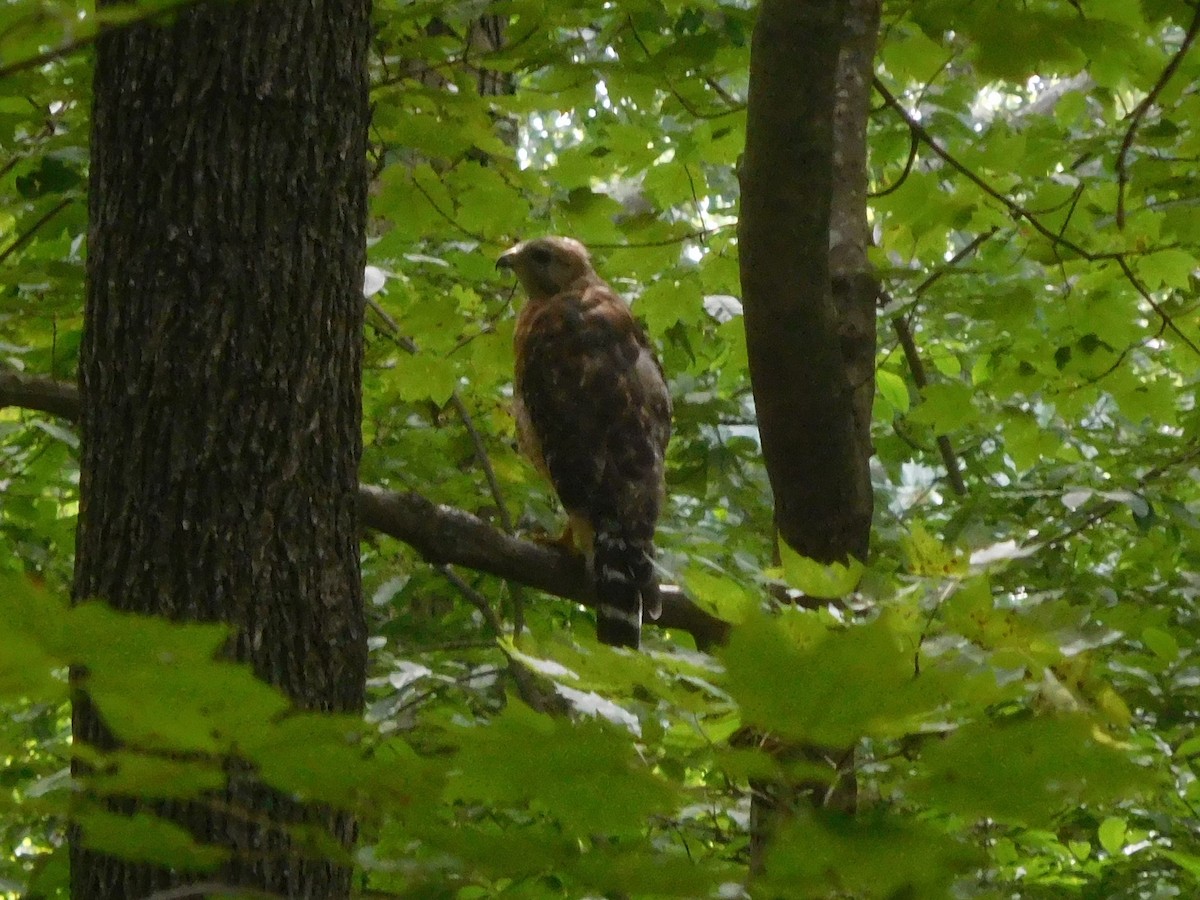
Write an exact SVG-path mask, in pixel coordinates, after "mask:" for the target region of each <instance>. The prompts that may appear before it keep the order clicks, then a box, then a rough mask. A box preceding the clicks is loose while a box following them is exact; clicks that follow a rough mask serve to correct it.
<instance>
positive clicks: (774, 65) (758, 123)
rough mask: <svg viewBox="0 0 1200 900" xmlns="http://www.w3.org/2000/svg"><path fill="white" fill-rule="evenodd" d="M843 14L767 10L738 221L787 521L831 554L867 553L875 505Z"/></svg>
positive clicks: (761, 410) (826, 556)
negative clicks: (858, 310)
mask: <svg viewBox="0 0 1200 900" xmlns="http://www.w3.org/2000/svg"><path fill="white" fill-rule="evenodd" d="M842 15H843V3H842V2H838V0H808V2H801V0H764V2H763V3H762V6H761V7H760V10H759V14H758V21H757V23H756V25H755V28H754V38H753V43H752V46H751V64H750V93H749V109H748V113H747V114H748V119H747V123H746V152H745V155H744V157H743V160H742V171H741V187H742V200H741V218H740V221H739V224H738V247H739V251H738V252H739V254H740V257H741V282H742V299H743V303H744V307H745V313H744V318H745V325H746V342H747V348H748V351H749V360H750V378H751V383H752V386H753V390H754V402H755V405H756V407H757V412H758V425H759V432H760V434H761V438H762V445H763V456H764V457H765V460H766V464H767V474H768V476H769V477H770V481H771V489H772V491H773V493H774V497H775V524H776V526H777V528H778V530H779V534H780V536H781V537H782V539H783V540H785V541H786V542H787V543H788V544H789V545H790V546H791V547H792V548H793V549H795V550H796V551H798V552H799V553H801V554H803V555H805V556H809V557H812V558H814V559H817V560H820V561H822V562H831V561H835V560H836V561H845V560H846V558H847V557H848V556H856V557H858V558H860V559H865V557H866V553H867V544H868V539H869V534H870V522H871V511H872V498H871V490H870V478H869V468H868V459H869V450H867V451H865V452H864V449H863V448H862V447H860V443H861V442H860V439H859V437H858V431H857V429H856V423H855V418H854V414H853V409H854V403H853V394H854V387H853V385H852V384H851V382H850V380H849V378H848V376H847V368H846V359H845V355H844V353H843V350H842V345H841V337H840V323H839V319H838V311H837V308H836V306H835V305H834V300H833V291H832V286H831V273H830V264H829V249H830V232H829V225H830V201H831V197H832V194H833V134H834V91H835V88H836V78H835V76H836V72H837V68H838V49H839V47H840V44H841V34H842Z"/></svg>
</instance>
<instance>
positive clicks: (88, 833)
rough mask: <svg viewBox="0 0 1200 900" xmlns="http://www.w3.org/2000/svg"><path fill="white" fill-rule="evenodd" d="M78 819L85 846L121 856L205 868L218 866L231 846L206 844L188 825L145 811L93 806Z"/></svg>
mask: <svg viewBox="0 0 1200 900" xmlns="http://www.w3.org/2000/svg"><path fill="white" fill-rule="evenodd" d="M76 820H77V821H78V823H79V824H80V825H81V826H82V829H83V831H82V834H83V845H84V846H85V847H87V848H88V849H90V850H95V851H97V852H99V853H106V854H108V855H110V856H115V857H117V858H118V859H127V860H130V861H131V862H145V863H153V864H156V865H162V866H170V867H171V868H172V869H178V870H180V871H189V872H203V871H209V870H212V869H215V868H216V867H217V866H219V865H220V864H221V863H222V862H224V861H225V860H226V859H227V858H228V856H229V851H228V850H225V849H223V848H220V847H206V846H202V845H201V844H198V843H197V842H196V840H195V839H194V838H193V837H192V836H191V835H190V834H189V833H188V832H187V830H186V829H184V828H182V827H180V826H179V825H176V824H175V823H174V822H168V821H167V820H166V819H160V818H159V817H158V816H153V815H150V814H149V813H145V812H139V813H135V814H134V815H132V816H122V815H117V814H116V813H111V812H106V811H103V810H98V809H89V810H86V811H84V812H81V813H79V814H78V815H77V817H76Z"/></svg>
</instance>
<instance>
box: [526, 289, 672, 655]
mask: <svg viewBox="0 0 1200 900" xmlns="http://www.w3.org/2000/svg"><path fill="white" fill-rule="evenodd" d="M516 351H517V373H516V399H517V401H518V405H519V408H518V420H519V424H520V425H521V428H522V443H523V445H524V447H525V448H526V450H527V452H528V453H529V454H530V456H532V457H533V459H534V462H535V463H536V464H537V465H538V468H540V469H541V470H542V471H543V472H544V473H545V474H546V475H548V477H549V478H550V481H551V483H552V484H553V486H554V489H555V491H556V492H557V494H558V497H559V499H560V500H561V501H562V504H563V507H564V508H565V509H566V510H567V512H568V514H569V515H571V516H572V517H577V518H582V519H583V520H585V521H586V522H587V523H588V525H590V527H591V530H592V531H593V534H594V537H593V559H592V565H593V572H594V576H595V579H596V593H597V600H598V624H597V630H598V634H599V636H600V638H601V640H605V641H606V642H608V643H617V644H623V645H629V646H637V642H638V634H639V632H640V623H641V598H642V596H643V595H645V596H646V599H647V600H648V601H650V602H651V603H654V602H655V601H656V598H657V593H656V590H655V582H654V574H653V566H652V564H651V559H652V558H653V554H654V545H653V540H654V527H655V523H656V522H657V520H658V514H659V508H660V506H661V502H662V491H663V457H664V454H665V451H666V446H667V440H668V438H669V437H670V428H671V401H670V395H669V393H668V391H667V385H666V381H665V379H664V378H663V374H662V369H661V367H660V366H659V364H658V361H657V359H656V358H655V356H654V352H653V349H652V348H651V346H650V344H649V342H648V341H647V340H646V337H645V334H644V333H643V332H642V330H641V328H640V326H639V325H638V324H637V322H636V321H635V320H634V318H633V316H632V314H631V313H630V311H629V307H628V306H626V304H625V302H624V301H623V300H622V299H621V298H620V297H619V296H618V295H617V294H616V293H615V292H614V291H613V290H612V289H611V288H610V287H608V285H606V284H604V283H603V282H601V281H599V280H598V279H597V280H595V281H590V280H589V281H588V282H585V283H584V284H582V285H580V286H579V287H577V288H575V289H572V290H570V291H567V292H565V293H562V294H559V295H557V296H555V297H553V298H551V299H549V300H547V301H539V302H531V303H530V304H529V305H528V306H526V307H525V309H524V310H522V313H521V316H520V318H519V319H518V323H517V333H516Z"/></svg>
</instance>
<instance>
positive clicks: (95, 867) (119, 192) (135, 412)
mask: <svg viewBox="0 0 1200 900" xmlns="http://www.w3.org/2000/svg"><path fill="white" fill-rule="evenodd" d="M369 5H370V4H369V0H249V2H241V3H236V4H230V3H223V2H214V3H211V4H204V5H200V6H198V7H195V8H193V9H191V10H189V11H188V12H186V13H184V14H182V15H180V16H179V17H178V18H177V19H176V20H175V21H174V22H172V23H171V24H170V25H168V26H166V27H161V28H160V27H156V26H138V27H134V28H129V29H121V30H114V31H112V32H110V33H108V34H106V35H103V36H102V37H101V38H100V40H99V41H98V42H97V47H96V70H95V89H94V90H95V94H94V96H95V100H94V109H93V133H92V161H91V195H90V228H91V230H90V233H89V244H88V290H87V308H86V313H85V334H84V341H83V345H82V348H81V360H80V367H79V380H80V388H81V395H82V410H81V435H82V446H83V450H82V458H81V485H80V495H81V497H80V516H79V532H78V546H77V554H76V570H75V590H74V595H75V597H76V598H78V599H85V598H91V597H102V598H104V599H106V600H107V601H109V602H110V603H112V604H113V605H114V606H116V607H118V608H120V609H123V610H134V611H138V612H145V613H157V614H162V615H166V616H169V617H172V618H176V619H188V620H196V619H198V620H219V621H225V622H228V623H230V624H231V625H232V626H233V627H234V631H235V635H236V636H235V638H234V639H233V641H232V646H231V648H230V649H231V652H232V653H233V654H234V655H236V656H237V657H238V658H239V659H244V660H248V661H250V662H251V663H252V665H253V666H254V669H255V670H256V672H257V673H258V674H259V675H260V676H261V677H263V678H265V679H267V680H268V681H270V682H272V683H274V684H276V685H278V686H280V687H281V688H282V689H283V690H284V691H285V692H287V693H288V694H289V695H290V696H291V697H293V698H294V699H295V701H296V703H297V705H298V706H300V707H303V708H306V709H316V710H358V709H359V708H360V707H361V704H362V701H363V691H364V681H365V671H366V630H365V624H364V621H363V610H362V601H361V588H360V580H359V570H358V528H359V512H358V505H357V467H358V459H359V455H360V445H361V439H360V430H359V429H360V426H359V419H360V406H361V402H360V366H361V322H362V294H361V285H362V273H363V266H364V263H365V239H364V228H365V221H366V184H367V167H366V155H365V145H366V134H367V126H368V105H367V85H368V83H367V69H366V63H367V50H368V37H369ZM76 675H77V679H76V681H77V685H78V687H79V691H78V692H77V695H78V696H77V702H76V705H75V708H74V719H73V724H74V734H75V740H77V741H81V742H86V743H89V744H92V745H95V746H98V747H100V748H102V749H103V748H107V747H111V746H113V737H112V735H110V734H109V733H108V732H107V731H106V729H105V728H104V726H103V723H102V722H101V721H100V720H99V719H98V717H97V715H96V711H95V709H94V708H93V707H92V706H91V705H90V704H89V703H88V701H87V697H86V689H87V680H86V673H82V672H81V673H76ZM231 772H233V773H234V774H233V775H231V779H230V786H229V789H228V792H227V796H225V797H221V798H216V799H217V800H218V801H219V802H217V803H215V804H211V805H205V804H199V803H198V804H192V805H188V806H174V807H165V808H162V809H156V811H158V812H160V813H162V814H166V815H169V816H171V817H172V818H174V819H176V820H177V821H179V822H181V823H182V824H184V825H185V827H187V828H189V829H190V830H191V831H192V832H193V833H194V834H195V835H196V836H197V837H198V838H199V839H200V840H202V841H205V842H209V843H214V844H217V845H223V846H225V847H227V848H229V849H230V850H231V851H232V852H231V857H230V862H229V863H228V864H227V866H226V868H225V871H224V872H223V873H222V874H221V878H222V880H223V881H225V882H226V883H229V884H234V885H242V886H247V887H253V888H258V889H260V890H265V891H270V892H273V893H276V894H279V895H282V896H288V897H343V896H348V894H349V888H350V880H349V879H350V873H349V870H348V869H347V868H345V867H342V866H338V865H335V864H332V863H328V862H324V861H317V860H313V859H310V858H306V857H305V856H303V855H302V854H300V853H299V852H298V851H297V850H296V849H295V848H294V847H293V844H292V841H291V840H290V838H289V835H288V833H287V831H286V827H287V825H288V823H293V822H305V823H308V824H310V825H320V826H323V827H325V828H326V829H328V830H330V831H331V832H332V833H333V835H334V836H335V837H336V839H338V840H339V841H341V842H342V843H343V844H344V845H346V846H348V845H349V844H350V842H351V841H352V837H353V822H352V821H351V820H349V819H348V818H347V817H345V816H342V815H339V814H336V813H330V812H328V811H322V810H316V809H311V808H304V807H300V806H297V805H294V804H291V803H290V802H288V801H286V800H285V799H284V798H282V797H279V796H274V795H270V794H269V793H268V792H267V791H265V790H264V789H262V788H261V787H260V786H258V785H256V784H255V783H254V782H252V781H251V780H249V779H248V778H245V777H243V776H239V775H238V774H237V769H236V767H231ZM215 808H228V809H231V810H238V811H240V813H239V814H238V815H236V816H235V815H227V814H222V813H218V812H216V811H214V809H215ZM71 867H72V872H71V881H72V885H71V887H72V896H73V897H75V898H77V900H83V898H87V900H94V898H110V897H111V898H114V900H115V898H134V897H143V896H147V895H149V894H151V893H153V892H154V891H157V890H161V889H164V888H167V887H168V886H170V885H173V884H176V883H179V881H180V880H181V876H179V875H176V874H174V873H171V872H169V871H167V870H164V869H159V868H154V867H150V866H147V865H141V864H131V863H128V862H125V861H122V860H119V859H115V858H112V857H108V856H104V855H101V854H99V853H95V852H92V851H90V850H89V849H88V848H87V836H86V834H81V833H80V832H79V831H78V830H76V831H75V832H74V833H73V834H72V846H71Z"/></svg>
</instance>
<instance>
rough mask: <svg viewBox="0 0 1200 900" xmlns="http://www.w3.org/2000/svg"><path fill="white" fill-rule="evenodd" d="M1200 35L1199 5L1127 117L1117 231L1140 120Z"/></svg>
mask: <svg viewBox="0 0 1200 900" xmlns="http://www.w3.org/2000/svg"><path fill="white" fill-rule="evenodd" d="M1198 34H1200V5H1197V6H1196V14H1195V15H1194V16H1193V17H1192V24H1191V25H1189V26H1188V30H1187V34H1185V35H1184V37H1183V41H1182V43H1180V45H1179V49H1178V50H1176V51H1175V55H1174V56H1172V57H1171V61H1170V62H1169V63H1167V65H1166V66H1165V67H1164V68H1163V70H1162V72H1161V73H1160V74H1159V76H1158V80H1157V81H1156V82H1154V87H1152V88H1150V93H1148V94H1147V95H1146V97H1145V99H1144V100H1142V102H1141V103H1139V104H1138V105H1137V108H1136V109H1134V111H1133V113H1132V114H1131V115H1130V116H1129V127H1128V128H1127V129H1126V130H1125V137H1124V139H1123V140H1122V141H1121V149H1120V151H1119V152H1118V153H1117V229H1118V230H1121V229H1123V228H1124V227H1125V188H1126V186H1127V185H1128V184H1129V169H1128V168H1127V166H1126V160H1127V159H1128V158H1129V151H1130V150H1131V149H1132V148H1133V141H1134V138H1135V137H1136V136H1137V131H1138V129H1139V128H1140V127H1141V125H1142V120H1143V119H1144V118H1146V113H1147V112H1149V110H1150V107H1151V106H1153V105H1154V103H1155V101H1157V100H1158V95H1159V94H1161V93H1162V90H1163V88H1165V87H1166V86H1167V82H1168V81H1170V80H1171V76H1172V75H1174V74H1175V70H1176V69H1178V68H1179V64H1180V63H1181V62H1183V58H1184V57H1185V56H1187V52H1188V51H1189V50H1190V49H1191V48H1192V44H1193V43H1195V41H1196V36H1197V35H1198Z"/></svg>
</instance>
